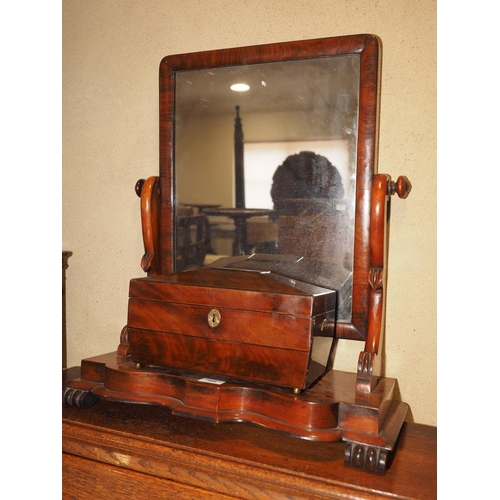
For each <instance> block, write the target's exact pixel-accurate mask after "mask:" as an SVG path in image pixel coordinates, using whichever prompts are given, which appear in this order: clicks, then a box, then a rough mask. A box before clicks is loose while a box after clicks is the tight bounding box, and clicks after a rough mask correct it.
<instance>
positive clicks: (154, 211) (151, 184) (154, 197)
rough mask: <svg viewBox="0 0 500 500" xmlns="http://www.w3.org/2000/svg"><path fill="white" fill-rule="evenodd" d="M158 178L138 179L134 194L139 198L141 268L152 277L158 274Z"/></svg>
mask: <svg viewBox="0 0 500 500" xmlns="http://www.w3.org/2000/svg"><path fill="white" fill-rule="evenodd" d="M159 186H160V183H159V177H156V176H152V177H149V178H148V179H147V180H144V179H140V180H138V181H137V183H136V185H135V192H136V193H137V195H138V196H139V197H140V198H141V225H142V238H143V241H144V256H143V257H142V259H141V268H142V270H143V271H144V272H145V273H147V274H148V276H154V275H157V274H159V270H160V267H159V262H158V257H159V248H160V241H159V217H158V214H159V194H160V187H159Z"/></svg>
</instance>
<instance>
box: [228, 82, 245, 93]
mask: <svg viewBox="0 0 500 500" xmlns="http://www.w3.org/2000/svg"><path fill="white" fill-rule="evenodd" d="M231 90H234V91H235V92H246V91H247V90H250V85H247V84H246V83H233V85H231Z"/></svg>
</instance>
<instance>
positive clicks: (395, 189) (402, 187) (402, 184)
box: [389, 175, 411, 200]
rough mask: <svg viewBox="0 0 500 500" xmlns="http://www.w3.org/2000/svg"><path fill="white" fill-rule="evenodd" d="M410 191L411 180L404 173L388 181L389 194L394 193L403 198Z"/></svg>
mask: <svg viewBox="0 0 500 500" xmlns="http://www.w3.org/2000/svg"><path fill="white" fill-rule="evenodd" d="M410 191H411V182H410V181H409V180H408V177H406V176H404V175H400V176H399V177H398V180H397V181H391V182H390V183H389V194H390V195H393V194H396V193H397V195H398V196H399V197H400V198H401V199H402V200H404V199H405V198H406V197H407V196H408V195H409V194H410Z"/></svg>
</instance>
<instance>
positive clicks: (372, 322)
mask: <svg viewBox="0 0 500 500" xmlns="http://www.w3.org/2000/svg"><path fill="white" fill-rule="evenodd" d="M410 191H411V183H410V181H409V180H408V178H407V177H405V176H400V177H398V179H397V181H392V180H391V178H390V176H389V175H387V174H377V175H375V177H374V179H373V186H372V193H371V207H370V268H369V273H368V283H369V287H370V288H369V299H368V300H369V307H368V310H369V315H368V328H367V335H366V341H365V348H364V351H361V353H360V354H359V359H358V369H357V379H356V392H357V393H360V394H370V393H371V392H372V390H373V388H374V387H375V385H376V384H377V381H378V379H379V377H380V375H381V364H382V363H381V358H380V354H379V352H380V351H381V344H382V340H383V339H382V333H381V332H382V327H383V310H384V297H385V283H386V273H385V258H386V248H385V244H386V241H387V234H386V231H387V214H388V205H389V203H390V197H391V196H392V195H394V194H397V195H398V196H399V198H401V199H405V198H407V197H408V195H409V194H410Z"/></svg>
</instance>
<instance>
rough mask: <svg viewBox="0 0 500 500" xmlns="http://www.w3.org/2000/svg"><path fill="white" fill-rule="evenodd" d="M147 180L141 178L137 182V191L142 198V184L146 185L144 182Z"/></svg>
mask: <svg viewBox="0 0 500 500" xmlns="http://www.w3.org/2000/svg"><path fill="white" fill-rule="evenodd" d="M145 182H146V180H145V179H139V180H138V181H137V182H136V183H135V193H136V194H137V196H138V197H139V198H140V197H141V193H142V186H144V183H145Z"/></svg>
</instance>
